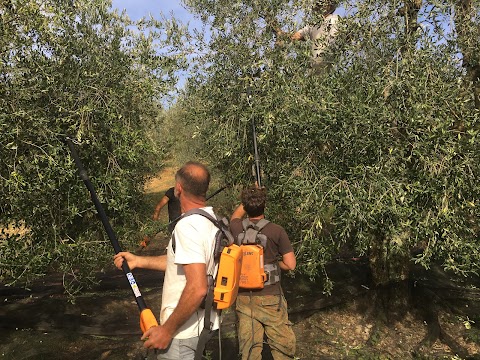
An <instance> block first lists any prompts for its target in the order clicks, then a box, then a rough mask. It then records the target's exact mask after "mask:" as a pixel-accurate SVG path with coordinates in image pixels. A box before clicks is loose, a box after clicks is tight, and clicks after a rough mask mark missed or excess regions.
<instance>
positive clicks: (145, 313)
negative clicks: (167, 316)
mask: <svg viewBox="0 0 480 360" xmlns="http://www.w3.org/2000/svg"><path fill="white" fill-rule="evenodd" d="M65 141H66V143H67V145H68V147H69V149H70V153H71V155H72V157H73V160H74V161H75V165H76V166H77V169H78V173H79V175H80V178H81V179H82V180H83V182H84V184H85V186H86V187H87V189H88V191H89V192H90V196H91V198H92V201H93V203H94V204H95V208H96V209H97V212H98V215H99V216H100V219H101V220H102V224H103V227H104V228H105V231H106V232H107V235H108V238H109V239H110V242H111V244H112V246H113V248H114V250H115V254H118V253H119V252H121V251H122V249H121V247H120V244H119V243H118V240H117V237H116V236H115V233H114V232H113V229H112V226H111V225H110V222H109V221H108V219H107V215H106V214H105V210H104V209H103V207H102V204H101V203H100V201H99V200H98V197H97V194H96V192H95V189H94V187H93V185H92V183H91V182H90V179H89V177H88V175H87V172H86V171H85V169H84V167H83V165H82V162H81V161H80V158H79V156H78V154H77V152H76V150H75V147H74V146H73V142H72V140H71V139H70V138H66V140H65ZM122 270H123V272H124V274H125V276H126V277H127V279H128V282H129V284H130V288H131V289H132V292H133V295H134V296H135V301H136V302H137V305H138V309H139V311H140V327H141V329H142V331H143V332H145V331H146V330H148V329H149V328H150V327H152V326H155V325H158V323H157V320H156V319H155V316H154V315H153V314H152V312H151V310H150V309H149V308H148V307H147V305H146V304H145V300H144V299H143V297H142V294H141V293H140V289H139V288H138V285H137V282H136V281H135V278H134V276H133V274H132V272H131V271H130V268H129V267H128V264H127V262H126V261H124V262H123V264H122Z"/></svg>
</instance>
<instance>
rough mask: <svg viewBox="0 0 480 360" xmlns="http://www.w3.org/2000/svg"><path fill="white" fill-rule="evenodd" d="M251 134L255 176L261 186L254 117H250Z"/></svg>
mask: <svg viewBox="0 0 480 360" xmlns="http://www.w3.org/2000/svg"><path fill="white" fill-rule="evenodd" d="M252 134H253V148H254V151H255V175H256V178H257V185H258V187H259V188H260V187H262V182H261V178H260V156H259V155H258V146H257V131H256V129H255V118H254V117H252Z"/></svg>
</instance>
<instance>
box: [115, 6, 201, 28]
mask: <svg viewBox="0 0 480 360" xmlns="http://www.w3.org/2000/svg"><path fill="white" fill-rule="evenodd" d="M112 6H113V8H116V9H118V10H119V11H122V10H123V9H125V10H127V14H128V15H129V17H130V19H132V20H138V19H140V18H141V17H143V16H148V15H149V14H152V15H153V16H154V17H155V18H158V17H159V14H160V12H162V13H163V14H164V15H167V16H168V15H169V14H170V13H171V12H173V14H174V16H175V18H177V19H179V20H181V21H182V22H184V23H186V22H189V21H190V22H191V23H192V25H193V24H194V23H195V22H197V21H198V20H195V19H194V18H193V17H192V15H191V14H190V13H189V12H188V11H187V10H185V8H183V6H182V4H181V2H180V0H112Z"/></svg>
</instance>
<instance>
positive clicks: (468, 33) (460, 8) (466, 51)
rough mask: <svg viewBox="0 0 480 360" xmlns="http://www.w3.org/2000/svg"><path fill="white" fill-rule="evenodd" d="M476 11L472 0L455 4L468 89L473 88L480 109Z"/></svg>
mask: <svg viewBox="0 0 480 360" xmlns="http://www.w3.org/2000/svg"><path fill="white" fill-rule="evenodd" d="M474 14H475V9H474V7H473V6H472V1H471V0H458V1H457V2H456V3H455V18H454V21H455V28H456V31H457V39H458V44H459V47H460V49H461V51H462V56H463V67H464V68H465V70H466V72H467V75H466V83H467V84H466V88H467V89H468V88H470V87H471V91H472V93H473V94H472V95H473V98H474V102H475V108H476V109H480V55H479V51H478V46H479V43H478V42H479V41H478V39H479V37H480V29H479V27H478V25H476V24H475V22H474V20H473V15H474Z"/></svg>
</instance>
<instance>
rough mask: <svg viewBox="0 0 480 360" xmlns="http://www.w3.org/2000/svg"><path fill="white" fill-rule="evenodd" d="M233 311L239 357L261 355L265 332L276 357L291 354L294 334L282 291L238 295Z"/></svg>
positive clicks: (280, 358) (279, 359) (280, 359)
mask: <svg viewBox="0 0 480 360" xmlns="http://www.w3.org/2000/svg"><path fill="white" fill-rule="evenodd" d="M236 311H237V315H238V320H239V324H238V342H239V349H240V353H241V354H242V360H259V359H261V358H262V348H263V337H264V335H266V337H267V343H268V345H269V346H270V349H271V350H272V356H273V358H274V359H275V360H283V359H293V358H294V355H295V334H294V333H293V330H292V323H291V322H290V321H288V314H287V302H286V300H285V298H284V297H283V295H282V296H279V295H265V296H249V295H239V296H238V297H237V301H236Z"/></svg>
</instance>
